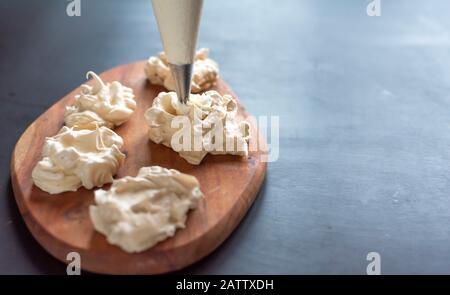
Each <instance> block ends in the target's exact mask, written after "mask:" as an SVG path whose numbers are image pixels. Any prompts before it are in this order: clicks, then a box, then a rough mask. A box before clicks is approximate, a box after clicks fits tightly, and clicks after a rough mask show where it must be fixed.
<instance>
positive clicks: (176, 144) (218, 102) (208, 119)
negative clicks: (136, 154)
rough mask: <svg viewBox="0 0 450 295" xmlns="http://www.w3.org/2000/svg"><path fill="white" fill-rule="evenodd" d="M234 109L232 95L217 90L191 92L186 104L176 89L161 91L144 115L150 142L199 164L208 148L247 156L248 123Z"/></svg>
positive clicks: (208, 150)
mask: <svg viewBox="0 0 450 295" xmlns="http://www.w3.org/2000/svg"><path fill="white" fill-rule="evenodd" d="M237 110H238V106H237V103H236V100H235V99H234V98H233V97H232V96H231V95H224V96H221V95H220V94H219V93H218V92H216V91H207V92H205V93H203V94H191V95H190V97H189V101H188V103H187V104H186V105H184V104H181V103H180V102H179V101H178V98H177V95H176V93H175V92H161V93H160V94H159V95H158V96H157V97H156V98H155V99H154V100H153V104H152V107H151V108H149V109H148V110H147V111H146V112H145V115H144V116H145V119H146V121H147V124H148V125H149V127H150V129H149V137H150V139H151V140H152V141H153V142H155V143H158V144H159V143H162V144H164V145H165V146H168V147H170V148H172V149H173V150H175V151H177V152H178V153H179V154H180V156H181V157H182V158H184V159H185V160H186V161H188V162H189V163H191V164H194V165H198V164H200V162H201V161H202V159H203V158H204V157H205V156H206V154H207V153H208V152H209V153H211V154H215V155H217V154H231V155H239V156H244V157H247V156H248V141H249V138H250V134H249V124H248V122H246V121H242V120H241V121H240V120H239V119H238V117H237ZM180 116H183V117H180ZM181 119H186V120H181ZM187 123H188V124H187Z"/></svg>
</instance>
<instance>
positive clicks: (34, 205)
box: [11, 61, 266, 274]
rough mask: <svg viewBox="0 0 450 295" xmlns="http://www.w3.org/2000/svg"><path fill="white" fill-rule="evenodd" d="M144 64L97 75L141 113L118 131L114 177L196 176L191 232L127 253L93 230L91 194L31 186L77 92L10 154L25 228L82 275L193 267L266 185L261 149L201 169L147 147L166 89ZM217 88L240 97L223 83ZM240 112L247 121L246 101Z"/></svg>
mask: <svg viewBox="0 0 450 295" xmlns="http://www.w3.org/2000/svg"><path fill="white" fill-rule="evenodd" d="M144 65H145V61H139V62H136V63H132V64H128V65H122V66H119V67H116V68H113V69H111V70H109V71H107V72H105V73H103V74H101V75H100V76H101V78H102V79H103V80H104V81H105V82H112V81H119V82H121V83H123V84H124V85H126V86H128V87H131V88H132V89H133V90H134V94H135V95H136V98H135V99H136V102H137V109H136V111H135V112H134V114H133V115H132V116H131V118H130V120H129V121H128V122H126V123H124V124H123V125H122V126H120V127H118V128H116V129H115V130H114V131H115V132H116V133H118V134H119V135H120V136H122V137H123V139H124V143H125V144H124V147H123V149H122V151H124V153H125V154H126V155H127V157H126V159H125V163H124V165H123V166H122V167H121V168H120V170H119V172H118V174H117V175H116V178H119V177H123V176H127V175H131V176H135V175H136V174H137V172H138V170H139V168H141V167H143V166H150V165H159V166H162V167H166V168H173V169H177V170H179V171H181V172H184V173H188V174H192V175H194V176H196V177H197V179H198V180H199V182H200V187H201V190H202V191H203V193H204V195H205V198H204V200H203V201H202V202H201V203H200V205H199V207H198V208H197V209H195V210H192V211H191V212H190V213H189V215H188V220H187V224H186V228H185V229H180V230H178V231H177V232H176V234H175V236H174V237H173V238H169V239H167V240H165V241H163V242H161V243H159V244H157V245H156V246H155V247H153V248H151V249H149V250H147V251H144V252H141V253H137V254H129V253H126V252H124V251H123V250H121V249H120V248H118V247H116V246H113V245H110V244H109V243H108V242H107V241H106V238H105V236H103V235H102V234H100V233H98V232H96V231H95V230H94V228H93V225H92V223H91V221H90V218H89V214H88V208H89V205H91V204H93V201H94V192H93V190H87V189H85V188H80V189H79V190H78V191H76V192H66V193H62V194H59V195H50V194H48V193H46V192H44V191H42V190H40V189H39V188H38V187H36V186H34V185H33V181H32V179H31V171H32V169H33V168H34V166H35V165H36V163H37V162H38V161H39V160H40V159H41V153H42V146H43V143H44V140H45V137H46V136H53V135H55V134H56V133H57V132H58V130H59V129H60V128H61V127H62V126H63V113H64V109H65V107H66V106H67V105H70V104H72V103H73V98H74V95H75V94H77V93H78V92H79V88H77V89H75V90H73V91H72V92H71V93H69V94H68V95H66V96H65V97H63V98H62V99H61V100H60V101H58V102H57V103H56V104H54V105H53V106H52V107H51V108H49V109H48V110H47V111H46V112H45V113H44V114H42V115H41V116H40V117H39V118H38V119H37V120H36V121H34V122H33V123H32V124H31V125H30V126H29V127H28V128H27V129H26V130H25V132H24V133H23V135H22V136H21V137H20V139H19V141H18V142H17V144H16V147H15V149H14V152H13V155H12V160H11V179H12V186H13V190H14V194H15V198H16V202H17V205H18V207H19V210H20V212H21V214H22V216H23V219H24V220H25V223H26V225H27V226H28V229H29V230H30V231H31V233H32V234H33V236H34V237H35V238H36V240H37V241H38V242H39V243H40V244H41V245H42V246H43V247H44V248H45V249H46V250H47V251H48V252H49V253H50V254H51V255H53V256H54V257H56V258H58V259H59V260H61V261H63V262H65V263H68V261H67V260H66V257H67V254H68V253H69V252H72V251H76V252H78V253H79V254H80V256H81V268H82V269H84V270H88V271H92V272H96V273H105V274H158V273H165V272H170V271H174V270H178V269H181V268H183V267H185V266H187V265H189V264H192V263H194V262H196V261H198V260H200V259H201V258H203V257H205V256H206V255H208V254H209V253H211V252H212V251H213V250H214V249H216V248H217V247H218V246H219V245H220V244H221V243H222V242H223V241H224V240H225V239H226V238H227V237H228V236H229V235H230V234H231V232H232V231H233V229H234V228H235V227H236V226H237V225H238V224H239V222H240V220H241V219H242V217H243V216H244V215H245V213H246V212H247V210H248V209H249V207H250V206H251V204H252V203H253V201H254V200H255V198H256V195H257V192H258V190H259V188H260V186H261V184H262V182H263V180H264V175H265V172H266V163H264V162H261V157H260V156H261V154H262V152H261V151H253V152H250V154H249V157H248V159H242V158H241V157H236V156H228V155H224V156H222V155H220V156H214V155H207V156H206V158H205V159H204V160H203V162H202V163H201V164H200V165H199V166H194V165H190V164H189V163H187V162H186V161H185V160H184V159H182V158H181V157H180V156H178V154H177V153H176V152H174V151H172V150H171V149H169V148H167V147H165V146H163V145H158V144H154V143H153V142H150V141H149V139H148V135H147V131H148V128H147V125H146V123H145V121H144V112H145V111H146V110H147V108H149V107H150V106H151V104H152V101H153V98H154V97H156V96H157V95H158V93H159V92H161V91H166V90H165V89H164V88H162V87H160V86H155V85H151V84H150V83H149V82H147V80H146V78H145V74H144ZM91 82H92V81H89V83H91ZM89 83H88V84H89ZM212 89H214V90H217V91H218V92H219V93H221V94H231V95H233V97H235V98H237V97H236V95H235V94H234V93H233V91H232V90H231V89H230V88H229V87H228V86H227V85H226V84H225V82H223V81H222V80H219V81H218V83H217V86H215V87H214V88H212ZM239 115H240V116H241V117H243V118H245V117H247V116H248V114H247V113H246V112H245V109H244V107H242V105H241V104H239ZM250 129H251V136H252V139H251V140H256V139H257V129H256V126H254V125H251V128H250ZM105 187H106V188H107V187H108V185H106V186H105Z"/></svg>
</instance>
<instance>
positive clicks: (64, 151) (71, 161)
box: [32, 126, 125, 194]
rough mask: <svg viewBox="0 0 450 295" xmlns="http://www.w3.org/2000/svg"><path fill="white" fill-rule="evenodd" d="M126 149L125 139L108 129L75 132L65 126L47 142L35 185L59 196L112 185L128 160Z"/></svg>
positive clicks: (34, 173) (35, 176)
mask: <svg viewBox="0 0 450 295" xmlns="http://www.w3.org/2000/svg"><path fill="white" fill-rule="evenodd" d="M122 145H123V140H122V138H121V137H120V136H119V135H117V134H116V133H114V131H112V130H111V129H108V128H106V127H99V128H97V129H95V130H87V129H85V130H74V129H73V128H69V127H66V126H64V127H63V128H62V129H61V130H60V131H59V133H58V134H56V135H55V136H53V137H47V138H46V140H45V144H44V147H43V152H42V156H43V159H42V160H41V161H39V162H38V163H37V164H36V166H35V167H34V169H33V172H32V178H33V181H34V184H35V185H36V186H38V187H39V188H40V189H42V190H44V191H46V192H49V193H50V194H58V193H62V192H66V191H76V190H77V189H78V188H79V187H80V186H84V187H85V188H87V189H91V188H93V187H100V186H103V185H104V184H105V183H110V182H112V180H113V175H114V174H116V172H117V170H118V169H119V167H120V166H121V165H122V163H123V161H124V159H125V155H124V154H123V153H122V152H121V151H120V148H121V147H122Z"/></svg>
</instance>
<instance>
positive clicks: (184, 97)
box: [152, 0, 203, 104]
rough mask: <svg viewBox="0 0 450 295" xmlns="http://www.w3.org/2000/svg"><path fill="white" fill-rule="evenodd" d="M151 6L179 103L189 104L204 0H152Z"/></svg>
mask: <svg viewBox="0 0 450 295" xmlns="http://www.w3.org/2000/svg"><path fill="white" fill-rule="evenodd" d="M152 5H153V13H154V14H155V17H156V22H157V23H158V29H159V33H160V35H161V41H162V44H163V47H164V51H165V53H166V56H167V59H168V61H169V67H170V71H171V72H172V76H173V78H174V80H175V90H176V93H177V96H178V100H179V101H180V102H181V103H183V104H186V103H187V101H188V100H189V94H190V93H191V79H192V70H193V65H194V56H195V50H196V46H197V36H198V27H199V24H200V16H201V12H202V5H203V0H152Z"/></svg>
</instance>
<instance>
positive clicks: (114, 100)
mask: <svg viewBox="0 0 450 295" xmlns="http://www.w3.org/2000/svg"><path fill="white" fill-rule="evenodd" d="M89 77H92V78H93V79H94V86H89V85H87V84H83V85H81V92H80V94H78V95H76V96H75V103H74V104H73V105H72V106H68V107H66V111H65V114H64V122H65V124H66V126H68V127H74V128H75V129H91V130H93V129H95V128H96V126H97V125H98V126H106V127H108V128H113V127H114V126H119V125H121V124H122V123H124V122H125V121H127V120H128V119H129V118H130V116H131V114H132V113H133V112H134V110H135V109H136V102H135V100H134V94H133V90H132V89H131V88H128V87H125V86H123V85H122V84H121V83H119V82H118V81H114V82H112V83H107V84H105V83H104V82H103V81H102V79H100V77H99V76H97V75H96V74H95V73H94V72H88V73H87V74H86V78H89Z"/></svg>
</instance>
